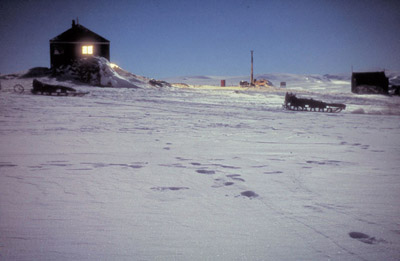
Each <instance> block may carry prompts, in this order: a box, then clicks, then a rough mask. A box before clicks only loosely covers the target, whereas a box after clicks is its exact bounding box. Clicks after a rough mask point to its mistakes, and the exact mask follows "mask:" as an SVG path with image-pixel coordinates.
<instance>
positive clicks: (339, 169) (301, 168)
mask: <svg viewBox="0 0 400 261" xmlns="http://www.w3.org/2000/svg"><path fill="white" fill-rule="evenodd" d="M15 81H16V80H10V81H2V86H5V88H4V89H2V91H1V96H0V108H1V113H0V122H1V124H0V146H1V151H0V173H1V174H0V257H1V258H2V259H4V260H398V259H399V257H400V255H399V249H400V237H399V234H400V232H399V220H398V217H399V215H400V208H399V207H400V206H399V203H398V198H399V194H400V191H399V182H400V180H399V174H398V173H397V172H398V171H397V169H398V168H399V163H398V159H399V158H398V155H399V148H400V146H399V145H400V144H399V142H400V140H399V139H398V137H399V134H400V128H399V127H400V126H399V116H398V115H385V114H383V115H377V114H353V113H351V112H352V110H351V108H352V106H353V108H354V110H356V109H360V108H362V109H363V110H364V112H365V111H368V109H366V108H365V105H366V104H374V103H375V102H376V103H379V102H380V103H381V104H382V106H381V107H382V108H383V107H385V106H386V105H387V104H388V103H390V104H392V103H393V104H396V100H390V101H388V100H387V99H389V98H388V97H386V99H385V98H381V97H376V96H369V97H363V96H361V97H360V96H357V97H353V96H352V95H351V94H345V93H342V94H340V93H339V94H338V93H333V92H332V93H329V92H326V93H322V94H319V93H318V92H312V93H311V94H314V95H315V94H316V93H318V95H320V96H319V97H322V98H325V99H326V98H331V99H333V100H335V101H336V100H342V99H346V101H347V102H353V103H354V104H351V103H350V104H349V107H350V109H346V111H344V112H341V113H338V114H328V113H314V112H289V111H283V110H282V109H281V104H282V102H283V96H284V91H279V92H278V91H277V92H275V93H269V92H262V91H259V92H251V91H246V92H242V91H240V92H234V91H224V90H221V91H220V90H217V91H215V90H202V89H200V90H193V89H175V88H169V89H135V90H132V89H100V88H90V87H85V86H81V87H77V88H82V89H84V90H88V91H90V94H89V95H87V96H84V97H49V96H34V95H30V94H28V93H24V94H21V95H19V94H14V93H12V92H11V91H10V89H9V88H8V87H9V86H12V84H14V83H15ZM18 81H19V80H18ZM302 91H303V92H305V91H306V90H305V89H302ZM307 94H309V92H308V93H307ZM316 98H318V97H316ZM371 100H373V102H371ZM381 107H379V108H381ZM380 111H384V109H382V110H380Z"/></svg>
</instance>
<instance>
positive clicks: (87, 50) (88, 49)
mask: <svg viewBox="0 0 400 261" xmlns="http://www.w3.org/2000/svg"><path fill="white" fill-rule="evenodd" d="M82 54H93V45H84V46H82Z"/></svg>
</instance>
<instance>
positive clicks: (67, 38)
mask: <svg viewBox="0 0 400 261" xmlns="http://www.w3.org/2000/svg"><path fill="white" fill-rule="evenodd" d="M50 42H51V43H57V42H58V43H59V42H102V43H110V41H109V40H107V39H105V38H104V37H102V36H100V35H98V34H96V33H94V32H92V31H90V30H89V29H87V28H86V27H84V26H83V25H80V24H75V22H73V23H72V27H71V28H70V29H68V30H67V31H65V32H63V33H62V34H60V35H58V36H56V37H54V38H53V39H50Z"/></svg>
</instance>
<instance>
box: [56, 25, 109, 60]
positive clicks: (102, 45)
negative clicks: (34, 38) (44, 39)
mask: <svg viewBox="0 0 400 261" xmlns="http://www.w3.org/2000/svg"><path fill="white" fill-rule="evenodd" d="M91 55H95V56H101V57H104V58H106V59H107V60H110V41H109V40H107V39H105V38H104V37H102V36H100V35H98V34H96V33H94V32H92V31H90V30H89V29H87V28H86V27H84V26H83V25H80V24H78V23H75V20H72V27H71V28H70V29H68V30H67V31H65V32H63V33H62V34H60V35H58V36H56V37H54V38H53V39H51V40H50V65H51V68H55V67H59V66H61V65H65V64H70V63H72V62H73V61H74V60H76V59H79V58H83V57H85V56H91Z"/></svg>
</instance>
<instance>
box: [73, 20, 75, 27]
mask: <svg viewBox="0 0 400 261" xmlns="http://www.w3.org/2000/svg"><path fill="white" fill-rule="evenodd" d="M72 27H75V20H73V19H72Z"/></svg>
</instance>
